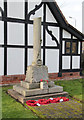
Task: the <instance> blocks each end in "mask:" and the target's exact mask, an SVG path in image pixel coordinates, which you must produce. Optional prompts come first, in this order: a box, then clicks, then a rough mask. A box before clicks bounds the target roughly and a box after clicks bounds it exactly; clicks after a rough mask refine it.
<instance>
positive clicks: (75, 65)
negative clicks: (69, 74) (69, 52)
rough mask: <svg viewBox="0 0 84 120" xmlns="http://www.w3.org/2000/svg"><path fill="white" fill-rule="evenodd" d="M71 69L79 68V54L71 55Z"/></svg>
mask: <svg viewBox="0 0 84 120" xmlns="http://www.w3.org/2000/svg"><path fill="white" fill-rule="evenodd" d="M72 69H80V56H73V57H72Z"/></svg>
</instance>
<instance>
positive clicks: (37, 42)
mask: <svg viewBox="0 0 84 120" xmlns="http://www.w3.org/2000/svg"><path fill="white" fill-rule="evenodd" d="M33 24H34V27H33V37H34V38H33V40H34V41H33V62H32V65H42V60H41V41H42V40H41V17H39V18H34V23H33Z"/></svg>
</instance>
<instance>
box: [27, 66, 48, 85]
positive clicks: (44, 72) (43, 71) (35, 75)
mask: <svg viewBox="0 0 84 120" xmlns="http://www.w3.org/2000/svg"><path fill="white" fill-rule="evenodd" d="M41 79H43V80H48V79H49V78H48V68H47V66H45V65H41V66H37V65H34V66H33V65H30V66H28V67H27V73H26V78H25V81H27V82H29V83H39V82H40V80H41Z"/></svg>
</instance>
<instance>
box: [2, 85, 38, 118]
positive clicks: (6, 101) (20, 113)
mask: <svg viewBox="0 0 84 120" xmlns="http://www.w3.org/2000/svg"><path fill="white" fill-rule="evenodd" d="M8 89H12V87H3V88H2V117H3V118H38V117H37V116H36V115H34V114H33V113H32V112H31V111H30V110H28V109H27V108H25V107H24V106H23V105H22V104H21V103H19V102H16V100H15V99H13V98H11V96H9V95H8V94H7V93H6V91H7V90H8Z"/></svg>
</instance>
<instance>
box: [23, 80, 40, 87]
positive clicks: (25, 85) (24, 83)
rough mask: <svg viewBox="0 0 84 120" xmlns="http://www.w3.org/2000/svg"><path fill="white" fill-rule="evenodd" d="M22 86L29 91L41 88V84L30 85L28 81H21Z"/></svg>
mask: <svg viewBox="0 0 84 120" xmlns="http://www.w3.org/2000/svg"><path fill="white" fill-rule="evenodd" d="M21 86H22V87H24V88H27V89H35V88H40V83H28V82H26V81H21Z"/></svg>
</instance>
